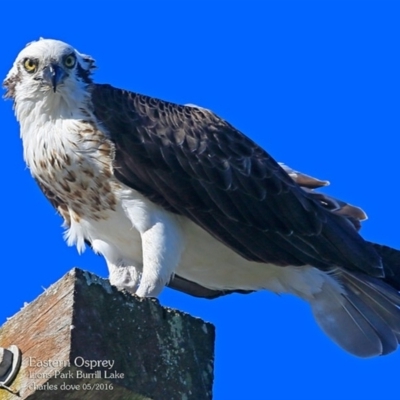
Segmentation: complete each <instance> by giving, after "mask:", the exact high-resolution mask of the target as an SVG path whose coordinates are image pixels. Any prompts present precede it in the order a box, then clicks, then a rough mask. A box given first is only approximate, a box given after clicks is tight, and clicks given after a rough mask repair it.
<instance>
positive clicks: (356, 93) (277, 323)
mask: <svg viewBox="0 0 400 400" xmlns="http://www.w3.org/2000/svg"><path fill="white" fill-rule="evenodd" d="M1 14H2V23H1V24H0V37H1V48H2V53H1V57H0V77H1V78H3V77H4V76H5V75H6V73H7V71H8V70H9V68H10V67H11V65H12V62H13V61H14V58H15V56H16V55H17V53H18V52H19V51H20V50H21V49H22V48H23V47H24V45H25V44H26V43H27V42H29V41H32V40H36V39H38V38H39V37H40V36H43V37H45V38H57V39H61V40H64V41H67V42H69V43H71V44H72V45H74V46H75V47H76V48H77V49H78V50H79V51H81V52H83V53H87V54H90V55H92V56H93V57H94V58H95V59H96V60H97V65H98V67H99V69H98V71H97V72H96V75H95V79H96V81H97V82H107V83H111V84H113V85H114V86H117V87H123V88H126V89H130V90H133V91H137V92H141V93H145V94H148V95H152V96H156V97H160V98H163V99H166V100H170V101H174V102H178V103H195V104H198V105H201V106H204V107H206V108H210V109H212V110H214V111H215V112H216V113H218V114H219V115H221V116H223V117H224V118H225V119H227V120H228V121H230V122H231V123H232V124H233V125H235V126H236V127H237V128H239V129H240V130H242V131H243V132H244V133H246V134H247V135H248V136H250V137H251V138H253V139H254V140H256V141H257V142H258V143H259V144H260V145H262V146H263V147H264V148H266V149H267V151H268V152H269V153H270V154H272V155H273V156H274V157H275V158H276V159H277V160H279V161H284V162H286V163H287V164H288V165H290V166H292V167H293V168H295V169H298V170H300V171H303V172H306V173H308V174H311V175H314V176H317V177H319V178H322V179H328V180H330V181H331V187H329V188H327V189H326V191H327V192H328V193H331V194H334V195H336V196H337V197H339V198H343V199H345V200H347V201H349V202H350V203H353V204H356V205H359V206H362V207H363V208H364V209H365V210H366V211H367V213H368V215H369V220H368V221H367V222H366V223H365V224H364V225H363V230H362V233H363V235H364V236H365V237H366V238H368V239H369V240H371V241H375V242H378V243H385V244H388V245H391V246H394V247H400V243H399V237H398V225H399V222H400V216H399V214H398V212H397V210H398V194H399V189H398V187H399V186H398V179H399V172H398V171H399V167H400V166H399V157H398V152H399V150H398V149H399V133H400V119H399V115H400V114H399V106H400V97H399V96H400V81H399V76H400V73H399V72H400V65H399V60H400V59H399V44H400V34H399V33H400V28H399V19H400V3H399V2H386V1H382V0H380V1H375V2H370V1H327V0H324V1H301V0H298V1H266V0H259V1H255V0H253V1H238V0H237V1H233V0H232V1H228V0H226V1H222V0H220V1H218V0H214V1H206V0H202V1H199V0H190V1H189V0H188V1H177V0H176V1H162V2H161V1H144V0H143V1H130V2H129V1H126V2H123V1H118V0H114V1H112V2H94V1H93V2H90V1H80V2H75V1H68V2H57V1H41V2H23V3H20V2H14V3H11V2H9V3H8V4H5V3H4V4H2V6H1ZM0 120H1V128H0V130H1V135H2V136H1V137H2V149H1V150H2V151H1V153H2V155H1V157H0V170H1V171H2V178H1V179H2V192H1V193H2V195H1V196H0V202H1V204H0V207H1V209H2V210H3V212H2V232H1V246H2V262H1V264H2V266H1V280H2V289H1V291H0V302H1V308H0V323H2V322H3V321H4V320H5V319H6V317H9V316H11V315H13V314H14V313H15V312H16V311H18V310H19V309H20V308H21V307H22V305H23V303H24V302H30V301H32V300H33V299H35V298H36V297H37V296H38V295H39V294H40V293H42V291H43V288H44V287H48V286H49V285H50V284H52V283H54V282H55V281H56V280H58V279H59V278H60V277H61V276H63V275H64V274H65V273H66V272H67V271H69V270H70V269H71V268H72V267H74V266H79V267H81V268H83V269H87V270H90V271H92V272H94V273H96V274H99V275H101V276H104V277H106V276H107V269H106V266H105V263H104V261H103V259H102V258H101V257H98V256H95V255H93V254H92V253H91V251H90V250H89V251H87V252H86V253H85V254H84V255H83V256H79V255H78V254H77V252H76V250H75V248H68V247H67V246H66V245H65V243H64V241H63V239H62V229H61V227H60V225H61V219H60V218H59V217H58V216H57V215H56V214H55V211H54V210H53V209H52V208H51V206H50V204H49V203H48V202H47V200H46V199H45V198H44V197H43V195H42V194H41V193H40V191H39V189H38V188H37V187H36V184H35V182H34V181H33V180H32V179H31V177H30V173H29V171H28V170H27V169H26V168H25V165H24V162H23V160H22V146H21V142H20V139H19V127H18V125H17V123H16V121H15V118H14V116H13V112H12V109H11V102H0ZM399 267H400V266H399ZM161 302H162V304H164V305H166V306H171V307H175V308H178V309H180V310H184V311H186V312H189V313H191V314H192V315H195V316H198V317H201V318H203V319H205V320H207V321H210V322H212V323H213V324H215V326H216V328H217V341H216V363H215V386H214V398H215V400H235V399H238V400H243V399H273V400H275V399H277V400H278V399H282V400H283V399H304V400H306V399H307V400H310V399H319V400H321V399H332V400H333V399H339V398H340V399H353V400H356V399H360V400H361V399H363V400H367V399H378V398H379V399H385V400H389V399H398V398H399V394H398V392H399V365H400V351H399V352H397V353H396V354H392V355H389V356H386V357H382V358H377V359H371V360H361V359H357V358H355V357H353V356H351V355H349V354H346V353H345V352H344V351H342V350H341V349H339V348H338V347H336V345H334V344H333V343H332V342H330V341H329V339H327V338H326V337H325V336H324V335H323V334H322V332H321V331H320V330H319V328H318V327H317V326H316V324H315V323H314V321H313V318H312V316H311V313H310V310H309V308H308V306H307V305H306V304H305V303H303V302H301V301H300V300H297V299H296V298H294V297H290V296H277V295H274V294H270V293H257V294H253V295H249V296H240V295H233V296H230V297H226V298H222V299H218V300H214V301H207V300H199V299H194V298H191V297H189V296H187V295H183V294H180V293H176V292H174V291H172V290H169V289H168V290H166V291H165V292H164V293H163V294H162V296H161Z"/></svg>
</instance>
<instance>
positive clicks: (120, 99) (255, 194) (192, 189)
mask: <svg viewBox="0 0 400 400" xmlns="http://www.w3.org/2000/svg"><path fill="white" fill-rule="evenodd" d="M92 90H93V93H92V102H93V107H94V113H95V115H96V117H97V118H98V120H99V121H100V122H101V123H102V125H103V127H104V128H105V129H106V130H107V131H108V133H109V134H110V137H111V139H112V140H113V142H114V144H115V150H116V151H115V159H114V173H115V176H116V177H117V178H118V179H119V180H120V181H122V182H123V183H125V184H126V185H128V186H130V187H132V188H134V189H136V190H138V191H139V192H141V193H142V194H144V195H145V196H146V197H148V198H149V199H150V200H151V201H153V202H155V203H157V204H159V205H161V206H163V207H164V208H165V209H167V210H169V211H171V212H175V213H178V214H181V215H184V216H186V217H187V218H189V219H191V220H192V221H194V222H195V223H197V224H198V225H200V226H201V227H202V228H203V229H205V230H206V231H208V232H209V233H210V234H211V235H213V236H214V237H215V238H216V239H218V240H220V241H221V242H223V243H224V244H225V245H226V246H228V247H230V248H231V249H233V250H234V251H236V252H237V253H238V254H240V255H241V256H242V257H244V258H246V259H248V260H251V261H258V262H265V263H274V264H277V265H282V266H284V265H305V264H311V265H314V266H316V267H319V268H323V269H328V268H331V267H332V266H333V265H336V266H341V267H344V268H349V269H355V270H361V271H364V272H367V273H369V274H371V275H374V276H381V275H382V266H381V261H380V257H379V256H378V255H377V253H376V252H375V250H374V249H373V246H371V245H370V244H368V243H366V242H365V241H364V240H363V239H362V238H361V237H360V236H359V235H358V234H357V232H356V231H355V229H354V228H353V225H352V223H351V222H349V220H348V218H346V217H345V216H343V215H338V214H335V213H333V212H330V211H329V210H328V209H326V208H324V207H323V206H322V205H321V204H320V202H319V201H318V200H316V199H315V198H314V197H313V195H311V194H310V193H306V192H305V191H304V190H302V189H301V188H300V186H298V185H297V184H296V183H295V182H293V180H292V179H291V178H290V177H289V176H288V174H287V173H286V172H285V171H284V170H283V169H282V168H281V167H280V166H279V164H278V163H276V162H275V161H274V160H273V159H272V158H271V157H270V156H269V155H268V154H267V153H266V152H265V151H264V150H263V149H261V148H260V147H259V146H258V145H256V144H255V143H254V142H253V141H251V140H250V139H249V138H247V137H246V136H245V135H243V134H242V133H241V132H239V131H238V130H236V129H235V128H234V127H233V126H231V125H230V124H229V123H227V122H226V121H224V120H222V119H221V118H219V117H217V116H216V115H215V114H213V113H212V112H209V111H207V110H202V109H199V108H195V107H185V106H179V105H175V104H172V103H168V102H163V101H160V100H157V99H154V98H150V97H147V96H142V95H138V94H134V93H131V92H128V91H124V90H120V89H115V88H113V87H111V86H109V85H94V86H93V88H92Z"/></svg>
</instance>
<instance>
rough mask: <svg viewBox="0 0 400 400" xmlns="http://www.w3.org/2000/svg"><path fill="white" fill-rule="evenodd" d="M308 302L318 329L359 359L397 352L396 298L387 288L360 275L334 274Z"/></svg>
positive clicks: (399, 306) (399, 299)
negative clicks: (333, 279) (333, 283)
mask: <svg viewBox="0 0 400 400" xmlns="http://www.w3.org/2000/svg"><path fill="white" fill-rule="evenodd" d="M332 277H334V278H335V279H336V280H337V281H338V282H339V283H340V286H341V287H340V288H339V289H338V286H337V285H332V283H331V282H330V281H329V280H327V281H326V282H325V283H324V284H323V286H322V288H321V289H322V290H321V291H320V292H319V293H317V294H316V295H314V297H313V299H312V300H311V301H310V304H311V308H312V311H313V314H314V317H315V319H316V321H317V323H318V325H319V326H320V327H321V329H322V330H323V331H324V332H325V333H326V334H327V335H328V336H329V337H330V338H331V339H332V340H333V341H334V342H335V343H337V344H338V345H339V346H341V347H342V348H343V349H345V350H347V351H348V352H350V353H352V354H354V355H356V356H359V357H364V358H365V357H374V356H378V355H384V354H388V353H391V352H392V351H394V350H396V349H397V346H398V343H399V339H400V294H399V293H398V292H397V291H396V290H395V289H393V288H392V287H391V286H390V285H389V284H387V283H385V282H383V281H381V280H379V279H376V278H372V277H369V276H367V275H364V274H361V273H354V272H348V271H344V270H337V271H336V272H335V273H334V274H333V275H332Z"/></svg>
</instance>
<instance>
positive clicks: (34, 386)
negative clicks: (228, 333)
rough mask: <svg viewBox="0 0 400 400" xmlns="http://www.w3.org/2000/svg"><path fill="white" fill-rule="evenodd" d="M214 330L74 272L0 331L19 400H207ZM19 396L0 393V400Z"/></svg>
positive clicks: (87, 275)
mask: <svg viewBox="0 0 400 400" xmlns="http://www.w3.org/2000/svg"><path fill="white" fill-rule="evenodd" d="M214 338H215V333H214V327H213V326H212V325H211V324H209V323H205V322H203V321H202V320H200V319H197V318H194V317H192V316H190V315H188V314H185V313H182V312H180V311H176V310H172V309H169V308H165V307H162V306H160V304H159V302H158V301H157V300H155V299H140V298H137V297H135V296H132V295H130V294H128V293H125V292H120V291H118V290H117V289H116V288H115V287H112V286H111V285H110V284H109V283H108V281H106V280H104V279H101V278H99V277H97V276H95V275H93V274H90V273H88V272H85V271H82V270H80V269H73V270H71V271H70V272H69V273H68V274H67V275H65V276H64V277H63V278H62V279H61V280H59V281H58V282H57V283H55V284H54V285H52V286H51V287H50V288H49V289H47V290H46V291H45V292H44V293H43V294H42V295H41V296H39V297H38V298H37V299H36V300H35V301H33V302H32V303H30V304H28V305H27V306H25V307H24V308H23V309H22V310H21V311H20V312H19V313H17V314H16V315H15V316H14V317H12V318H11V319H10V320H8V321H7V322H6V323H5V324H4V325H3V327H1V328H0V346H1V347H4V348H7V347H8V346H10V345H17V346H18V347H19V349H20V350H21V353H22V364H21V368H20V370H19V372H18V375H17V376H16V378H15V379H14V381H13V382H12V384H11V388H12V389H13V390H17V391H19V398H21V399H30V400H34V399H40V400H43V399H67V400H69V399H85V400H86V399H93V400H94V399H96V400H97V399H100V400H101V399H107V400H113V399H115V400H125V399H126V400H128V399H129V400H150V399H151V400H175V399H177V400H178V399H179V400H191V399H193V400H207V399H211V398H212V381H213V350H214ZM3 399H7V400H8V399H9V400H15V399H18V396H17V395H15V394H12V393H10V392H8V391H6V390H5V389H0V400H3Z"/></svg>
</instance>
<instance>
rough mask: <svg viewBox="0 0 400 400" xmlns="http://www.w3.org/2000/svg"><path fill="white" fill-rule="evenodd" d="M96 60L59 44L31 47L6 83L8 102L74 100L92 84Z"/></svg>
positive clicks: (19, 58)
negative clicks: (47, 98)
mask: <svg viewBox="0 0 400 400" xmlns="http://www.w3.org/2000/svg"><path fill="white" fill-rule="evenodd" d="M92 69H94V60H93V59H92V58H91V57H89V56H87V55H84V54H81V53H79V52H78V51H77V50H75V49H74V48H73V47H71V46H70V45H68V44H66V43H64V42H61V41H59V40H52V39H40V40H38V41H35V42H31V43H28V44H27V46H26V47H25V48H24V49H23V50H22V51H21V52H20V53H19V54H18V56H17V58H16V60H15V62H14V65H13V66H12V68H11V70H10V72H9V73H8V74H7V77H6V79H5V80H4V82H3V85H4V87H5V88H6V94H5V97H6V98H12V99H14V100H15V101H18V100H19V99H20V98H21V99H34V98H36V97H37V96H38V95H39V96H43V94H44V95H49V96H52V95H53V96H66V97H67V96H71V95H73V94H74V93H75V94H76V93H77V92H79V91H81V90H82V89H86V86H87V85H88V84H89V83H91V78H90V75H91V72H92Z"/></svg>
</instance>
